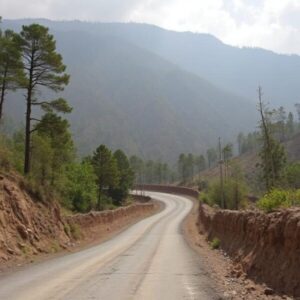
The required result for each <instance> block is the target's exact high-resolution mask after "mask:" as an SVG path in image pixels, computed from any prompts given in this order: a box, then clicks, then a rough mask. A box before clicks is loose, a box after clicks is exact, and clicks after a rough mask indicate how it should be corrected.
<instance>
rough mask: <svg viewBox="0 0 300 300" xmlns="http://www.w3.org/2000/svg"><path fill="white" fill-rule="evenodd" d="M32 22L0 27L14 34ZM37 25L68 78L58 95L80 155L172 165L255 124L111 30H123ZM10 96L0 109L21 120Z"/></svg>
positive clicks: (251, 108) (249, 105)
mask: <svg viewBox="0 0 300 300" xmlns="http://www.w3.org/2000/svg"><path fill="white" fill-rule="evenodd" d="M32 22H34V20H18V21H5V22H4V24H3V25H4V27H9V28H14V29H15V30H18V29H19V28H20V25H21V24H24V23H32ZM36 22H37V21H36ZM38 22H39V23H42V24H45V25H47V26H48V27H50V29H51V31H52V32H53V33H54V35H55V38H56V39H57V46H58V49H59V51H60V52H61V54H62V55H63V57H64V62H65V63H66V65H67V66H68V72H69V73H70V74H71V83H70V85H69V86H68V87H67V89H66V91H65V93H64V94H65V97H66V98H67V99H68V100H69V101H70V103H71V105H72V106H73V107H74V111H73V113H72V114H71V115H70V116H69V118H70V121H71V125H72V130H73V132H74V137H75V140H76V143H77V147H78V149H79V151H80V153H82V154H87V153H90V152H91V151H93V150H94V149H95V147H97V146H98V145H99V144H100V143H105V144H108V145H109V146H110V147H112V148H114V149H116V148H119V147H120V148H122V149H124V150H125V151H126V152H127V153H128V154H138V155H142V156H143V157H145V158H155V159H166V160H169V161H171V160H172V161H174V159H176V157H177V156H178V154H179V153H180V152H194V153H200V152H203V151H205V150H206V149H207V147H210V146H215V144H216V142H217V138H218V137H219V136H222V137H223V138H224V140H230V139H232V138H234V137H235V135H236V134H237V133H238V132H239V131H247V130H248V129H252V128H253V127H254V126H255V119H256V111H255V105H254V103H253V102H251V101H249V100H247V99H246V98H244V97H241V96H236V95H234V94H233V93H231V92H229V91H227V90H225V89H222V88H219V87H217V86H216V85H214V84H212V83H210V82H208V81H207V80H205V79H202V78H201V77H199V76H198V75H197V74H195V73H192V72H188V71H186V70H184V68H182V67H181V66H179V65H178V64H174V63H173V62H170V61H169V60H167V59H166V58H165V57H162V56H160V55H158V54H157V53H155V51H152V50H151V51H150V49H146V48H147V47H144V46H145V45H144V44H140V45H138V44H137V43H135V42H134V41H133V40H132V39H129V36H128V35H127V34H125V33H124V34H116V33H115V32H112V31H113V30H112V29H111V28H115V26H116V27H119V28H122V26H124V28H127V27H128V26H129V27H130V25H121V24H89V23H80V22H49V21H45V20H39V21H38ZM135 26H136V28H140V26H141V28H143V26H144V27H145V28H146V29H147V30H150V28H152V27H149V26H147V25H135ZM135 26H134V28H135ZM129 27H128V28H129ZM153 30H154V31H155V30H158V29H157V28H155V27H153ZM120 32H121V31H120ZM172 34H173V33H172ZM185 69H186V68H185ZM10 98H11V99H10V100H11V101H8V105H7V107H8V108H7V109H8V110H9V111H10V113H11V115H13V116H14V117H15V118H18V119H19V120H22V119H23V118H24V114H23V111H24V101H22V99H20V97H17V96H16V95H14V96H13V97H10Z"/></svg>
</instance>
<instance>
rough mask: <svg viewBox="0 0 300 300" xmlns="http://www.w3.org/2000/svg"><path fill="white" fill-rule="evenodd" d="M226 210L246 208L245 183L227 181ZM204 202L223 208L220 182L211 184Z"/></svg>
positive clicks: (225, 188) (225, 185)
mask: <svg viewBox="0 0 300 300" xmlns="http://www.w3.org/2000/svg"><path fill="white" fill-rule="evenodd" d="M223 191H224V202H225V208H227V209H239V208H241V207H244V206H245V203H246V195H247V188H246V186H245V184H244V183H243V182H240V181H237V180H233V179H227V180H226V182H224V185H223ZM202 201H203V202H204V203H207V204H208V205H210V206H214V205H218V206H219V207H222V189H221V184H220V182H215V183H213V184H211V185H210V186H209V188H208V192H207V194H204V195H203V196H202Z"/></svg>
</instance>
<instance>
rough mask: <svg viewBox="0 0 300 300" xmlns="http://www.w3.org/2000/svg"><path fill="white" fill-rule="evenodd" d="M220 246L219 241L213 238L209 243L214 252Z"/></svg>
mask: <svg viewBox="0 0 300 300" xmlns="http://www.w3.org/2000/svg"><path fill="white" fill-rule="evenodd" d="M220 246H221V241H220V240H219V239H218V238H214V239H213V240H212V241H211V242H210V247H211V248H212V249H213V250H215V249H219V248H220Z"/></svg>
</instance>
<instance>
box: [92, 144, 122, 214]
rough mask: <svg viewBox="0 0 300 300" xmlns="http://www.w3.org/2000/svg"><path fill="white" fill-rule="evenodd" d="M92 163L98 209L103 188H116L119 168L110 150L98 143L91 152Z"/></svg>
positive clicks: (100, 206)
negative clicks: (95, 177) (96, 187)
mask: <svg viewBox="0 0 300 300" xmlns="http://www.w3.org/2000/svg"><path fill="white" fill-rule="evenodd" d="M92 164H93V167H94V170H95V174H96V176H97V184H98V203H97V207H98V209H101V208H102V205H101V196H102V194H103V191H104V189H105V190H107V191H108V190H109V189H113V188H116V187H117V186H118V184H119V179H120V178H119V176H120V174H119V170H118V165H117V162H116V159H115V158H114V157H113V155H112V153H111V151H110V150H109V149H108V148H107V147H106V146H105V145H100V146H99V147H98V148H97V149H96V151H95V152H94V154H93V157H92Z"/></svg>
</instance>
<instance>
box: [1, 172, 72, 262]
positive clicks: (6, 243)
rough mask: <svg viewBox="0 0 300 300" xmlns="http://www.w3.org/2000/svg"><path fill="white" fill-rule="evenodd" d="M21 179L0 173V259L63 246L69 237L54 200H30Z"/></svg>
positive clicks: (24, 255) (53, 249)
mask: <svg viewBox="0 0 300 300" xmlns="http://www.w3.org/2000/svg"><path fill="white" fill-rule="evenodd" d="M20 186H21V179H20V178H18V177H15V176H6V177H4V176H1V175H0V263H1V261H7V260H10V259H12V258H14V259H17V258H18V257H19V258H22V257H26V256H30V255H32V254H38V253H41V252H54V251H57V249H58V248H60V247H66V245H67V244H68V243H69V242H70V238H69V237H68V235H67V234H66V233H65V230H64V222H63V220H62V218H61V215H60V209H59V206H58V205H57V204H56V203H49V204H48V205H45V204H42V203H40V202H34V201H33V200H32V198H31V197H30V196H29V195H28V194H27V193H26V192H25V191H24V189H22V188H21V187H20Z"/></svg>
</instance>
